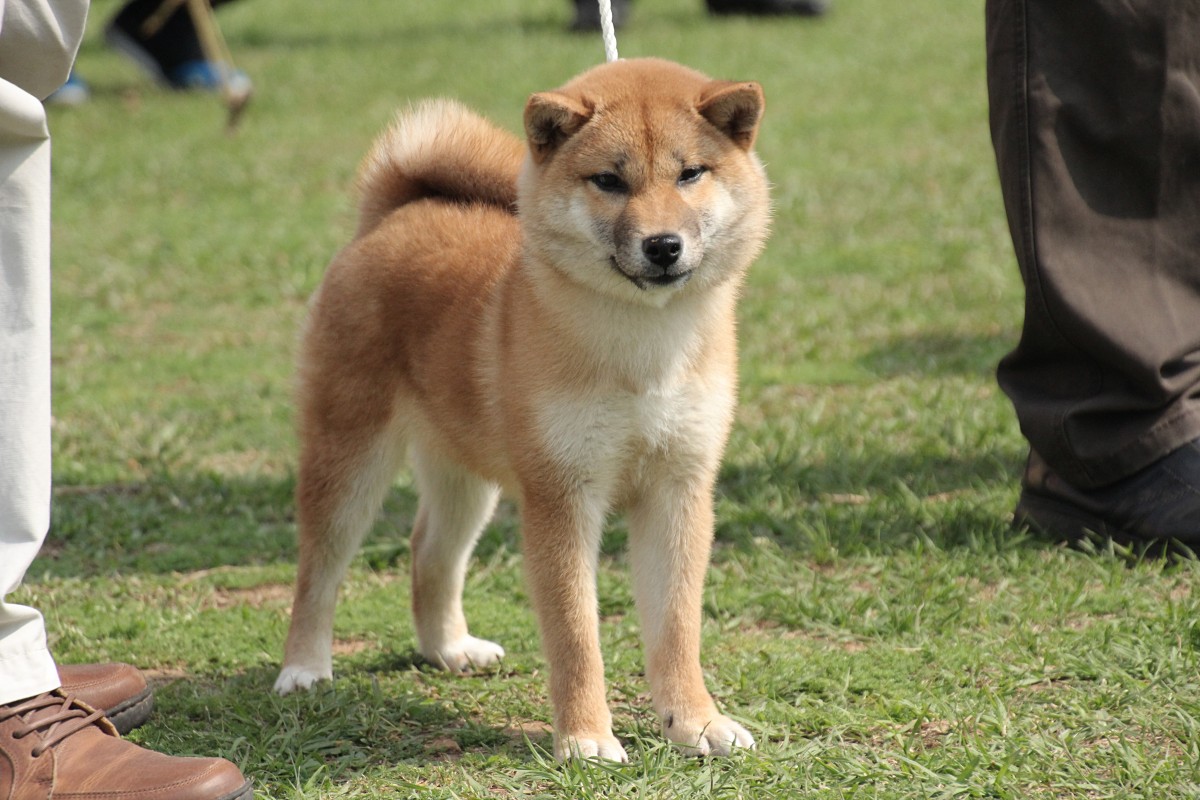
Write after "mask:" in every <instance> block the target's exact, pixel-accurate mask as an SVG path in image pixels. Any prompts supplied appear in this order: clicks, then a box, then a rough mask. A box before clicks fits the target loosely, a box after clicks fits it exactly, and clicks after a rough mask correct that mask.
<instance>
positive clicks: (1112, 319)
mask: <svg viewBox="0 0 1200 800" xmlns="http://www.w3.org/2000/svg"><path fill="white" fill-rule="evenodd" d="M987 65H988V93H989V98H990V103H991V127H992V139H993V144H994V146H995V151H996V161H997V164H998V166H999V171H1000V181H1001V187H1002V190H1003V194H1004V202H1005V208H1006V211H1007V215H1008V221H1009V226H1010V228H1011V231H1012V237H1013V242H1014V244H1015V248H1016V253H1017V260H1018V262H1019V264H1020V268H1021V275H1022V278H1023V279H1024V281H1025V287H1026V303H1025V323H1024V328H1023V330H1022V333H1021V340H1020V343H1019V344H1018V346H1017V348H1016V349H1015V350H1014V351H1013V352H1012V353H1010V354H1009V355H1008V356H1007V357H1006V358H1005V359H1004V360H1003V361H1002V362H1001V364H1000V368H999V373H998V374H999V380H1000V385H1001V387H1002V388H1003V389H1004V391H1005V392H1006V393H1007V394H1008V396H1009V397H1010V398H1011V399H1012V402H1013V405H1014V407H1015V408H1016V412H1017V417H1018V419H1019V420H1020V423H1021V429H1022V431H1023V432H1024V434H1025V436H1026V437H1027V438H1028V439H1029V442H1030V444H1031V446H1032V447H1033V449H1034V450H1036V451H1037V452H1038V453H1039V454H1040V455H1041V456H1042V457H1043V458H1044V459H1045V460H1046V462H1047V463H1048V464H1049V465H1050V466H1051V468H1053V469H1054V470H1055V471H1056V472H1057V473H1058V474H1059V475H1061V476H1062V477H1063V478H1065V479H1066V480H1068V481H1070V482H1071V483H1073V484H1075V485H1076V486H1080V487H1085V488H1088V487H1097V486H1103V485H1105V484H1108V483H1112V482H1114V481H1116V480H1118V479H1120V478H1123V477H1125V476H1127V475H1130V474H1132V473H1133V472H1135V471H1137V470H1139V469H1141V468H1142V467H1145V466H1147V465H1148V464H1150V463H1152V462H1154V461H1156V460H1158V459H1159V458H1161V457H1163V456H1165V455H1167V454H1168V453H1170V452H1172V451H1173V450H1175V449H1176V448H1178V447H1179V446H1181V445H1183V444H1184V443H1186V442H1188V441H1190V440H1192V439H1195V438H1196V437H1198V436H1200V3H1197V2H1195V0H988V3H987Z"/></svg>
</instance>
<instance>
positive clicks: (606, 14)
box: [600, 0, 618, 63]
mask: <svg viewBox="0 0 1200 800" xmlns="http://www.w3.org/2000/svg"><path fill="white" fill-rule="evenodd" d="M600 36H601V38H603V39H604V58H605V60H607V61H608V62H609V63H611V62H613V61H616V60H618V56H617V29H616V27H615V26H614V25H613V18H612V0H600Z"/></svg>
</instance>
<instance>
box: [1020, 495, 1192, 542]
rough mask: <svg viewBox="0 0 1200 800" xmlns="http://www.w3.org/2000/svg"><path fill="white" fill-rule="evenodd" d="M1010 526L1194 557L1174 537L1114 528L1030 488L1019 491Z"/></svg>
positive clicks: (1062, 537) (1063, 539)
mask: <svg viewBox="0 0 1200 800" xmlns="http://www.w3.org/2000/svg"><path fill="white" fill-rule="evenodd" d="M1013 527H1015V528H1025V529H1027V530H1031V531H1034V532H1035V533H1040V534H1042V535H1043V536H1048V537H1051V538H1054V539H1056V540H1058V541H1060V542H1065V543H1066V544H1068V545H1070V546H1072V547H1078V546H1080V545H1082V544H1083V543H1084V542H1092V543H1096V542H1103V541H1111V542H1112V543H1113V544H1115V545H1118V546H1119V547H1124V548H1128V549H1129V550H1130V551H1131V553H1132V554H1133V555H1136V556H1146V557H1161V556H1182V557H1184V558H1196V553H1195V551H1194V550H1192V548H1191V547H1189V546H1188V545H1186V544H1184V543H1182V542H1180V541H1178V540H1177V539H1146V538H1145V537H1142V536H1139V535H1137V534H1135V533H1130V532H1129V531H1127V530H1124V529H1121V528H1114V527H1113V526H1111V525H1109V524H1108V523H1107V522H1105V521H1104V520H1103V519H1102V518H1100V517H1097V516H1094V515H1092V514H1088V513H1087V512H1086V511H1082V510H1081V509H1079V508H1078V507H1076V506H1074V505H1071V504H1070V503H1064V502H1061V501H1058V500H1054V499H1052V498H1049V497H1044V496H1042V495H1038V494H1035V493H1033V492H1030V491H1029V490H1028V489H1026V490H1024V491H1022V492H1021V497H1020V499H1019V500H1018V501H1017V507H1016V509H1015V510H1014V511H1013Z"/></svg>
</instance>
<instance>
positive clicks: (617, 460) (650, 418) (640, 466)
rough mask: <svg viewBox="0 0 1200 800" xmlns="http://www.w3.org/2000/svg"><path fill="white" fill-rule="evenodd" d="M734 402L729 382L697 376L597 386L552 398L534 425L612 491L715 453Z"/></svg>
mask: <svg viewBox="0 0 1200 800" xmlns="http://www.w3.org/2000/svg"><path fill="white" fill-rule="evenodd" d="M731 406H732V387H730V386H728V385H717V386H714V385H704V384H702V383H701V382H700V381H696V380H691V381H686V382H681V383H677V384H673V385H670V386H666V387H658V388H654V389H650V390H646V391H643V392H631V391H619V390H614V391H601V390H597V391H592V392H588V393H586V394H580V395H574V396H558V397H555V398H552V399H548V400H547V402H545V403H543V404H542V405H541V407H540V409H539V412H538V425H537V428H538V430H539V432H540V434H541V438H542V446H543V447H544V448H545V449H546V451H547V452H548V454H549V455H550V457H551V458H552V459H553V460H554V461H555V462H556V463H557V464H558V465H559V466H560V467H562V468H564V469H566V470H567V471H569V472H570V473H572V474H574V475H575V476H576V479H577V480H579V481H582V482H586V483H587V484H589V485H591V486H592V487H593V488H594V489H596V490H598V491H599V492H600V493H602V494H606V495H610V496H611V494H612V493H613V492H617V491H620V490H621V489H623V488H636V487H638V486H640V485H641V484H643V483H644V482H645V481H652V480H655V479H656V478H660V477H665V476H662V475H656V474H653V473H654V470H656V469H658V468H661V467H663V466H666V465H671V464H678V463H688V462H693V463H694V460H695V459H702V460H707V459H709V458H711V457H712V456H711V455H710V453H715V452H718V451H719V449H720V446H721V442H722V440H723V439H724V436H725V430H726V428H727V420H728V414H729V409H730V408H731ZM668 468H669V467H668Z"/></svg>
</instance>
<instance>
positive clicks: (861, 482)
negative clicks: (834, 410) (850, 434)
mask: <svg viewBox="0 0 1200 800" xmlns="http://www.w3.org/2000/svg"><path fill="white" fill-rule="evenodd" d="M1020 466H1021V462H1020V456H1018V455H1017V454H1010V453H1005V452H1000V451H982V452H979V453H975V454H972V455H970V456H967V457H947V456H937V455H928V454H921V453H915V454H914V453H890V454H882V455H881V454H879V453H870V454H866V455H861V454H860V455H856V454H850V453H845V452H835V453H833V454H830V455H828V456H825V457H823V458H822V459H821V460H811V461H810V460H806V459H805V458H804V456H803V454H801V453H797V452H791V453H786V452H785V453H782V454H777V456H776V457H774V458H770V459H767V458H758V459H755V460H752V461H734V460H730V461H727V462H726V463H725V466H724V468H723V469H722V471H721V475H720V481H719V485H718V512H717V518H718V522H717V535H718V539H719V540H721V541H725V542H728V543H732V544H735V545H748V544H750V543H752V541H753V540H754V539H755V538H757V537H767V538H769V539H771V540H773V541H775V542H776V543H777V544H779V545H780V546H783V547H786V548H789V549H793V550H796V551H798V552H801V553H806V554H810V555H815V556H818V557H821V556H824V555H828V554H832V553H840V554H843V555H846V554H852V553H856V552H862V551H864V550H870V551H872V552H876V553H878V552H888V551H895V550H900V549H907V548H911V547H912V546H913V544H914V543H915V542H917V541H924V542H929V543H932V544H934V545H936V546H938V547H959V546H979V545H980V544H985V545H986V546H992V545H1000V546H1003V544H1004V542H1005V541H1007V540H1009V539H1012V540H1014V541H1016V540H1023V539H1024V537H1022V536H1020V535H1018V534H1015V533H1012V532H1011V531H1010V530H1009V521H1010V516H1009V511H1010V504H1011V502H1012V501H1013V500H1014V499H1015V496H1016V495H1015V492H1016V483H1017V476H1018V475H1019V473H1020Z"/></svg>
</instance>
